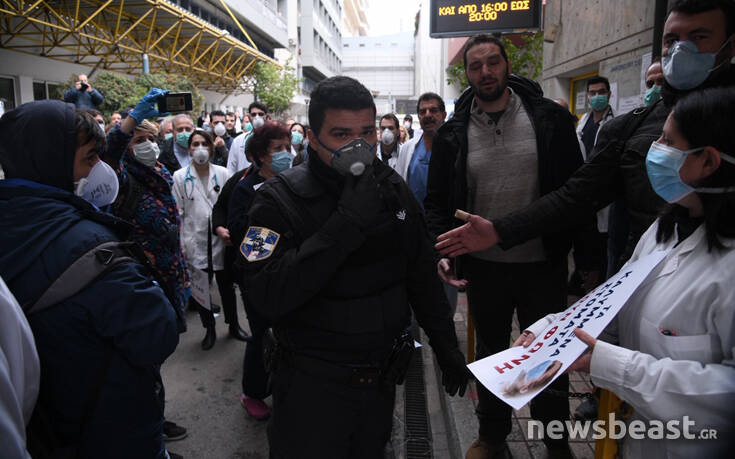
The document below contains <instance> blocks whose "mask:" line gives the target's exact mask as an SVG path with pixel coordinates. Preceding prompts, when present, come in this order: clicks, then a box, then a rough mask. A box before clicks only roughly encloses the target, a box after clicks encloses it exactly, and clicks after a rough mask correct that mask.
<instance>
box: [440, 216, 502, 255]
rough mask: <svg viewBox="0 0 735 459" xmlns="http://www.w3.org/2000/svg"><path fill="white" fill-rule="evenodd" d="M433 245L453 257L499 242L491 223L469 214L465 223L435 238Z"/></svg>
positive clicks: (485, 248) (487, 247)
mask: <svg viewBox="0 0 735 459" xmlns="http://www.w3.org/2000/svg"><path fill="white" fill-rule="evenodd" d="M436 239H437V241H438V242H437V243H436V245H434V247H435V248H436V249H437V250H438V251H439V252H440V253H441V254H442V255H444V256H446V257H450V258H454V257H458V256H460V255H464V254H466V253H470V252H477V251H480V250H487V249H489V248H490V247H492V246H494V245H495V244H497V243H498V242H500V236H498V233H497V231H495V227H494V226H493V223H492V222H491V221H489V220H486V219H484V218H482V217H480V216H478V215H472V214H469V216H468V217H467V223H465V224H464V225H462V226H460V227H459V228H455V229H453V230H451V231H447V232H446V233H444V234H441V235H439V237H437V238H436Z"/></svg>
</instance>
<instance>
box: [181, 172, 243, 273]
mask: <svg viewBox="0 0 735 459" xmlns="http://www.w3.org/2000/svg"><path fill="white" fill-rule="evenodd" d="M231 176H232V173H231V172H230V171H228V170H227V169H225V168H224V167H222V166H216V165H214V164H211V163H210V164H209V180H208V181H207V189H206V190H205V189H204V186H203V185H202V181H201V180H200V179H199V176H198V175H197V171H196V168H195V167H194V165H193V164H192V165H191V166H189V167H185V168H182V169H179V170H177V171H176V172H174V186H173V189H172V191H173V195H174V198H175V199H176V204H178V206H179V214H180V215H181V244H182V246H183V248H184V254H185V255H186V261H187V262H188V263H191V265H192V266H194V267H195V268H198V269H206V268H207V231H208V228H207V225H208V224H210V220H211V218H212V207H213V206H214V203H215V202H217V198H218V197H219V193H220V192H221V191H222V187H223V186H225V183H226V182H227V180H228V179H229V178H230V177H231ZM217 186H219V188H218V189H219V192H218V191H215V188H216V187H217ZM224 264H225V243H224V241H223V240H222V239H220V238H219V237H218V236H217V233H215V232H214V231H212V266H213V268H214V270H215V271H219V270H221V269H224Z"/></svg>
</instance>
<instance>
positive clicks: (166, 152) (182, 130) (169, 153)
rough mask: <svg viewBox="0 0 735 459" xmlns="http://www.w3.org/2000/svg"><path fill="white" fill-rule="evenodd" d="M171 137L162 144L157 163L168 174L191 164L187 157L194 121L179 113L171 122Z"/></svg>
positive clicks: (189, 157) (172, 173)
mask: <svg viewBox="0 0 735 459" xmlns="http://www.w3.org/2000/svg"><path fill="white" fill-rule="evenodd" d="M171 123H172V125H173V132H172V133H173V136H172V137H171V138H170V139H167V140H165V141H164V142H163V145H162V146H161V154H160V155H159V156H158V161H159V162H160V163H161V164H163V165H164V166H166V169H168V172H169V173H170V174H171V175H174V172H176V171H177V170H179V169H181V168H182V167H187V166H188V165H189V164H191V156H189V136H190V135H191V133H192V132H194V121H192V120H191V117H190V116H189V115H187V114H186V113H180V114H178V115H176V116H174V117H173V119H172V120H171Z"/></svg>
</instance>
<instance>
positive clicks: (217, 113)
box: [209, 110, 225, 119]
mask: <svg viewBox="0 0 735 459" xmlns="http://www.w3.org/2000/svg"><path fill="white" fill-rule="evenodd" d="M213 116H221V117H222V118H224V117H225V112H223V111H222V110H212V113H210V114H209V119H212V117H213Z"/></svg>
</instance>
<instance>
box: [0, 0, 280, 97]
mask: <svg viewBox="0 0 735 459" xmlns="http://www.w3.org/2000/svg"><path fill="white" fill-rule="evenodd" d="M226 3H227V8H225V7H223V5H222V4H221V3H220V2H219V1H217V0H173V1H163V2H156V1H153V0H144V1H143V2H138V3H129V2H122V1H121V0H113V1H112V3H111V4H109V5H108V6H107V7H106V8H105V9H103V10H100V11H97V9H98V8H99V5H97V4H95V3H94V2H91V1H89V2H87V1H84V0H83V1H82V2H80V9H79V15H78V19H77V23H76V24H77V25H76V27H73V26H75V24H74V23H72V24H66V23H63V22H62V21H61V20H58V21H57V22H55V23H54V24H55V26H56V27H58V30H61V31H62V32H63V28H64V27H69V28H70V33H67V34H66V35H63V36H64V37H67V38H66V42H61V43H57V44H56V46H55V48H54V46H49V45H47V44H45V42H47V41H49V40H48V38H50V35H46V36H43V35H42V34H38V36H31V35H29V34H28V30H30V29H28V28H27V27H25V28H24V27H23V22H22V21H26V22H30V21H31V20H38V19H39V18H40V16H39V15H45V17H50V18H52V19H47V21H56V20H55V19H54V18H56V17H60V18H64V17H67V18H69V15H67V14H66V12H67V11H68V8H69V7H70V5H72V7H73V4H72V3H71V2H66V1H64V0H61V1H59V2H52V3H49V4H48V5H50V6H43V7H38V8H36V9H35V10H28V11H25V12H23V11H19V12H17V13H16V14H15V15H8V14H7V13H5V12H3V13H2V14H0V19H2V24H3V27H0V43H2V44H3V45H2V47H0V62H1V63H2V65H1V66H0V98H2V99H4V101H5V105H6V109H9V108H12V107H14V106H17V105H20V104H22V103H26V102H30V101H33V100H38V99H44V98H49V97H58V96H59V94H61V93H63V91H64V90H65V89H66V85H67V81H68V80H69V79H70V78H71V77H72V76H73V75H77V74H79V73H85V74H87V75H88V76H89V77H90V79H91V80H94V76H95V74H96V73H97V72H102V71H111V72H115V73H119V74H122V75H127V76H130V77H132V76H134V75H135V74H138V73H141V72H142V71H143V67H144V65H145V64H144V63H143V62H144V60H143V52H141V50H143V49H150V51H148V52H149V53H150V60H149V62H150V64H149V65H150V69H151V71H160V70H165V71H169V72H176V73H182V74H184V75H186V76H187V77H189V78H190V80H192V81H193V82H194V84H195V85H196V86H197V87H198V88H199V89H200V90H201V92H202V94H203V95H204V97H205V109H206V110H212V109H214V108H221V109H229V110H235V109H240V110H242V109H243V108H244V107H246V106H247V105H248V104H249V103H250V102H251V101H252V95H251V94H243V93H240V94H238V92H239V91H233V89H236V88H237V85H236V84H234V83H232V82H230V83H228V84H219V83H218V80H226V79H227V78H226V77H228V76H230V77H231V78H230V79H231V80H232V79H233V78H236V77H235V75H236V76H237V78H239V76H240V75H243V74H244V72H247V70H248V69H249V68H251V67H248V65H251V64H254V63H255V62H257V61H258V60H272V58H273V57H274V55H275V51H276V50H277V49H280V48H287V47H288V46H289V41H288V24H287V17H288V6H289V5H288V0H228V1H227V2H226ZM44 5H47V4H44ZM46 10H47V11H46ZM118 12H119V13H118ZM116 14H117V16H116ZM34 15H35V16H39V17H34ZM233 15H234V16H235V19H236V20H235V19H233V17H232V16H233ZM71 16H73V14H72V15H71ZM118 17H119V23H118V24H117V27H116V26H115V24H116V22H117V18H118ZM67 20H68V19H67ZM13 21H16V22H17V24H16V25H15V26H14V25H13ZM238 22H239V24H238ZM240 26H242V28H241V27H240ZM85 27H87V28H90V27H91V30H92V31H91V32H90V31H89V30H85V29H84V28H85ZM37 29H38V28H37ZM15 30H21V31H23V30H25V31H24V32H23V33H15ZM38 30H40V29H38ZM44 30H45V29H44ZM243 30H244V32H243ZM79 32H85V33H87V34H88V35H89V34H95V33H96V34H97V35H98V36H96V37H95V39H96V40H97V41H94V40H88V41H89V42H90V44H89V45H84V44H83V43H84V41H83V40H82V38H83V36H80V33H79ZM60 35H62V34H59V35H57V37H58V36H60ZM74 40H76V42H75V41H74ZM111 41H112V45H110V42H111ZM42 42H43V43H42ZM77 43H82V44H83V45H82V46H81V51H77V52H78V53H79V54H78V57H77V58H69V57H68V56H66V57H65V56H63V54H59V53H58V51H59V50H60V49H62V48H63V49H72V48H73V47H75V45H76V44H77ZM105 43H108V44H107V45H105ZM30 44H36V46H34V47H32V46H31V45H30ZM164 45H165V46H164ZM138 48H140V49H138ZM242 54H245V56H242V57H239V56H241V55H242ZM45 56H48V57H45ZM220 57H221V59H220ZM182 58H184V59H182ZM238 59H239V60H238ZM167 61H170V62H176V63H177V65H176V66H171V65H169V66H168V67H166V65H167ZM230 61H232V65H230V64H229V63H230ZM146 63H147V62H146ZM187 64H188V65H187ZM233 81H234V80H233ZM233 93H234V94H238V95H233Z"/></svg>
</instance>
